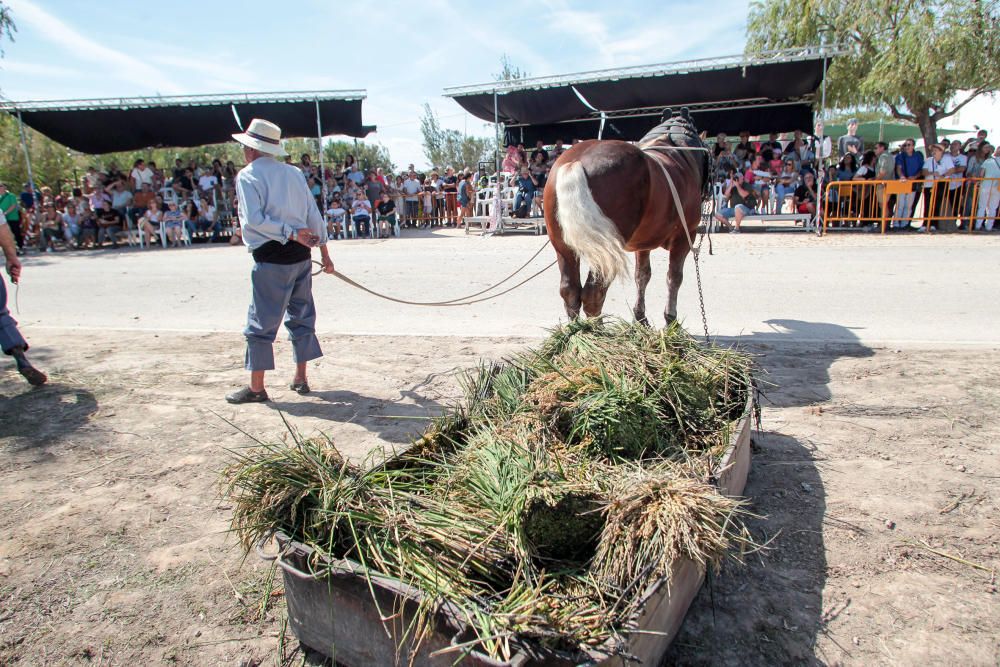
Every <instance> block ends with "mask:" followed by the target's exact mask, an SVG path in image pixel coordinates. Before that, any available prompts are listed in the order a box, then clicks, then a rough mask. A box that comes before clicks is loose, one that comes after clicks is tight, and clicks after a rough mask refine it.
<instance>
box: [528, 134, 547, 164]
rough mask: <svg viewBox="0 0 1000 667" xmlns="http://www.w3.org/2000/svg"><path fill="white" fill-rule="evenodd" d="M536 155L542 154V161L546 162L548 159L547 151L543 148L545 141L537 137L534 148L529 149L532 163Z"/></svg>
mask: <svg viewBox="0 0 1000 667" xmlns="http://www.w3.org/2000/svg"><path fill="white" fill-rule="evenodd" d="M536 155H541V156H542V162H543V163H546V164H548V161H549V152H548V151H547V150H545V142H544V141H542V140H541V139H539V140H538V141H536V142H535V148H534V150H532V151H531V162H532V163H534V162H535V161H536V160H535V156H536Z"/></svg>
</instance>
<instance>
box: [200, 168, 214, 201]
mask: <svg viewBox="0 0 1000 667" xmlns="http://www.w3.org/2000/svg"><path fill="white" fill-rule="evenodd" d="M218 188H219V177H218V176H216V175H215V172H214V171H208V170H206V171H204V172H202V174H201V176H199V177H198V190H199V192H200V194H201V195H202V196H206V195H207V196H212V193H213V192H214V191H215V190H216V189H218Z"/></svg>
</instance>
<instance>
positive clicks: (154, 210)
mask: <svg viewBox="0 0 1000 667" xmlns="http://www.w3.org/2000/svg"><path fill="white" fill-rule="evenodd" d="M162 217H163V211H162V210H161V209H160V204H159V203H158V202H157V201H156V200H155V199H153V200H152V201H151V202H149V207H148V208H147V209H146V211H145V213H143V215H142V217H141V218H139V223H138V227H139V233H141V234H142V235H143V237H144V238H145V242H146V248H147V249H149V248H152V247H153V243H152V239H153V235H154V234H159V233H160V220H161V219H162Z"/></svg>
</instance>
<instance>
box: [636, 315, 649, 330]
mask: <svg viewBox="0 0 1000 667" xmlns="http://www.w3.org/2000/svg"><path fill="white" fill-rule="evenodd" d="M635 322H636V324H641V325H642V326H644V327H648V326H649V320H648V319H647V318H646V316H645V315H642V316H640V317H636V318H635Z"/></svg>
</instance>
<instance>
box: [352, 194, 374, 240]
mask: <svg viewBox="0 0 1000 667" xmlns="http://www.w3.org/2000/svg"><path fill="white" fill-rule="evenodd" d="M351 220H353V221H354V235H355V236H356V237H361V236H369V235H370V233H371V232H370V227H369V224H370V223H371V220H372V205H371V203H370V202H369V201H368V200H367V199H365V198H364V197H358V198H357V199H355V200H354V202H353V203H352V204H351Z"/></svg>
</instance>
